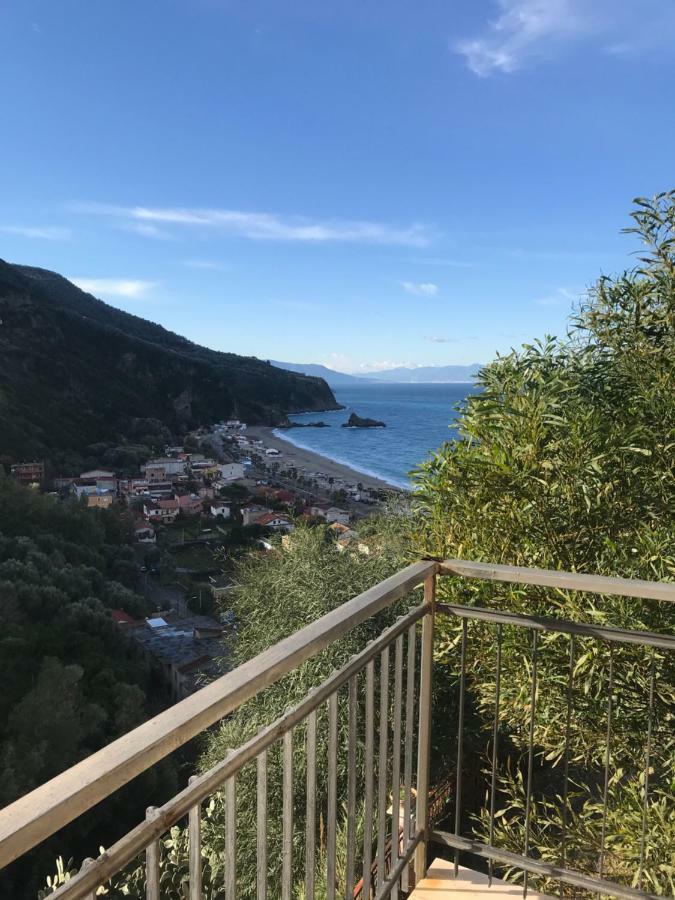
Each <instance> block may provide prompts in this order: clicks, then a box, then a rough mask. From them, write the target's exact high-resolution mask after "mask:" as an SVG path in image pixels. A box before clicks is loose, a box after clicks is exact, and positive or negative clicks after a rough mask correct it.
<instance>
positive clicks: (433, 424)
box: [279, 384, 476, 488]
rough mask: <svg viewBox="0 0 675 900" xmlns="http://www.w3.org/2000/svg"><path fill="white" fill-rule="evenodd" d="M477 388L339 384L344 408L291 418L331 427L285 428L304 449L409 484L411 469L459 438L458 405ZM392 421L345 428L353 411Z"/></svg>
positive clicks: (288, 436) (282, 434)
mask: <svg viewBox="0 0 675 900" xmlns="http://www.w3.org/2000/svg"><path fill="white" fill-rule="evenodd" d="M475 390H476V389H475V388H474V386H473V385H472V384H363V385H356V386H350V387H342V388H339V387H338V388H335V389H334V391H333V392H334V394H335V397H336V399H337V401H338V403H342V404H343V405H344V406H345V409H344V410H340V411H339V412H327V413H305V414H303V415H300V416H291V419H292V420H294V421H296V422H316V421H318V420H322V421H324V422H326V423H327V424H328V425H330V426H331V427H330V428H303V429H294V430H291V431H282V432H279V436H280V437H283V438H285V439H286V440H289V441H291V442H292V443H294V444H295V445H296V446H298V447H304V448H305V449H307V450H314V451H315V452H316V453H321V454H322V455H323V456H328V457H330V458H331V459H334V460H335V461H336V462H340V463H344V464H346V465H349V466H351V467H352V468H354V469H358V470H359V471H360V472H364V473H366V474H370V475H375V476H377V477H378V478H383V479H385V480H386V481H388V482H389V483H390V484H395V485H398V486H399V487H404V488H405V487H409V485H410V482H409V480H408V473H409V472H410V470H411V469H413V468H414V467H415V466H416V465H417V464H418V463H420V462H422V461H423V460H424V459H426V458H427V456H428V455H429V453H430V452H431V451H433V450H435V449H436V448H438V447H439V446H440V445H441V444H442V443H443V442H444V441H447V440H451V439H452V438H453V437H456V435H457V432H456V430H455V429H454V428H452V422H453V421H454V420H455V418H456V416H457V411H456V409H455V406H456V405H457V404H458V403H460V402H461V401H462V400H464V399H465V398H466V397H467V396H468V394H470V393H471V392H473V391H475ZM352 412H355V413H357V414H358V415H360V416H362V417H364V418H366V417H367V418H370V419H379V420H380V421H382V422H386V425H387V427H386V428H341V427H340V426H341V424H342V423H343V422H346V421H347V419H348V418H349V414H350V413H352Z"/></svg>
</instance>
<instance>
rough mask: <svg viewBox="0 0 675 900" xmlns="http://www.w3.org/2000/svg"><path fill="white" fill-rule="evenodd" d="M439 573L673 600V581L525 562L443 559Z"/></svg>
mask: <svg viewBox="0 0 675 900" xmlns="http://www.w3.org/2000/svg"><path fill="white" fill-rule="evenodd" d="M439 575H461V576H462V578H478V579H481V580H483V581H502V582H504V581H507V582H511V583H515V584H536V585H541V586H543V587H552V588H558V589H559V590H565V591H585V592H587V593H591V594H607V595H609V596H615V597H638V598H640V599H642V600H664V601H666V602H668V603H675V583H669V582H667V581H641V580H640V579H639V578H612V577H609V576H607V575H585V574H582V573H581V572H561V571H557V570H556V569H530V568H526V567H525V566H503V565H497V564H493V563H481V562H466V561H465V560H463V559H445V560H443V561H442V562H441V563H440V564H439Z"/></svg>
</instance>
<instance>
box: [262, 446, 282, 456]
mask: <svg viewBox="0 0 675 900" xmlns="http://www.w3.org/2000/svg"><path fill="white" fill-rule="evenodd" d="M265 456H281V450H277V448H276V447H268V448H267V450H265Z"/></svg>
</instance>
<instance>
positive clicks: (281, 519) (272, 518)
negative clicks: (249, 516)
mask: <svg viewBox="0 0 675 900" xmlns="http://www.w3.org/2000/svg"><path fill="white" fill-rule="evenodd" d="M256 525H260V526H261V527H263V528H272V529H273V530H274V531H293V530H294V529H295V525H294V524H293V523H292V522H291V520H290V519H289V518H288V516H285V515H284V514H283V513H275V512H271V513H267V515H265V516H261V518H259V519H258V520H257V522H256Z"/></svg>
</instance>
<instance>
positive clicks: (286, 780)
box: [281, 731, 293, 900]
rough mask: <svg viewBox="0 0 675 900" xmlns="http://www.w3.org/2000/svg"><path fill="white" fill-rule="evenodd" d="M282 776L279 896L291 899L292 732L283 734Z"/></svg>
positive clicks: (286, 899) (287, 899)
mask: <svg viewBox="0 0 675 900" xmlns="http://www.w3.org/2000/svg"><path fill="white" fill-rule="evenodd" d="M283 755H284V765H283V776H282V781H283V785H282V791H281V793H282V820H283V825H282V839H281V898H282V900H291V894H292V888H293V732H292V731H287V732H286V734H284V751H283Z"/></svg>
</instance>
